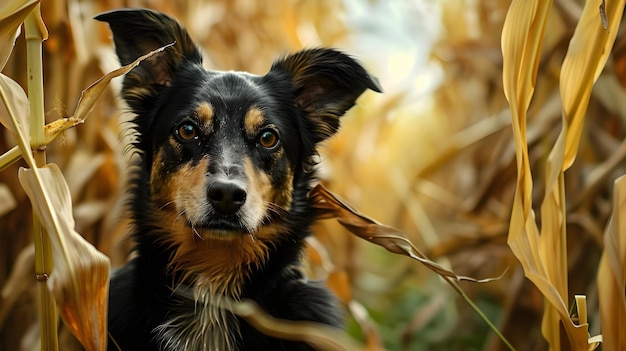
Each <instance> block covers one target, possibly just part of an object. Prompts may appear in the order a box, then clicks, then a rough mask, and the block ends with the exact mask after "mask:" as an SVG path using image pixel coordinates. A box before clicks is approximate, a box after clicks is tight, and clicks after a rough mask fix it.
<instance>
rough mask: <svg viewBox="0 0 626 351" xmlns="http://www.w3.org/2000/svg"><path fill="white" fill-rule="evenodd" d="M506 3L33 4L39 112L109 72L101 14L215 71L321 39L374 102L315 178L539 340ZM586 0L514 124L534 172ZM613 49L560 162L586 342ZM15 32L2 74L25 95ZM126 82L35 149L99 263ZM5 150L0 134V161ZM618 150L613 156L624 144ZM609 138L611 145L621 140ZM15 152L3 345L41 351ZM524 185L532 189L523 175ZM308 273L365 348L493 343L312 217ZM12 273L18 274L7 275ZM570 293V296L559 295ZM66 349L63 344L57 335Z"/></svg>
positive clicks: (456, 306)
mask: <svg viewBox="0 0 626 351" xmlns="http://www.w3.org/2000/svg"><path fill="white" fill-rule="evenodd" d="M509 4H510V2H509V1H505V0H480V1H478V0H442V1H438V0H342V1H339V0H274V1H253V0H190V1H168V0H144V1H140V0H137V1H130V0H129V1H123V0H84V1H79V0H74V1H72V0H55V1H46V0H44V1H43V2H42V12H43V18H44V20H45V22H46V25H47V27H48V30H49V32H50V37H49V39H48V40H47V41H46V42H45V43H44V77H45V97H46V112H47V119H48V121H53V120H55V119H58V118H62V117H64V116H68V115H71V114H72V113H73V112H72V111H74V108H75V106H76V103H77V101H78V98H79V97H80V92H81V90H82V89H84V88H85V87H87V86H88V85H90V84H91V83H92V82H93V81H95V80H96V79H98V78H99V77H100V76H101V75H102V74H104V73H106V72H108V71H110V70H112V69H114V68H116V67H118V63H117V60H116V58H115V56H114V53H113V49H112V43H111V34H110V32H109V30H108V28H107V26H106V25H104V24H102V23H99V22H97V21H95V20H93V19H92V18H93V16H94V15H96V14H98V13H99V12H101V11H106V10H110V9H115V8H120V7H148V8H152V9H157V10H161V11H163V12H166V13H168V14H170V15H173V16H175V17H176V18H178V19H179V20H180V21H181V22H183V23H184V24H185V25H186V27H187V28H188V30H189V32H190V33H191V35H192V37H193V38H194V39H195V40H196V42H198V43H199V44H200V45H201V46H202V48H203V50H204V54H205V66H206V67H207V68H211V69H223V70H245V71H250V72H252V73H255V74H264V73H265V72H266V71H267V70H268V68H269V67H270V65H271V63H272V61H273V60H274V59H275V58H276V57H278V56H279V55H281V54H285V53H289V52H293V51H296V50H298V49H301V48H305V47H315V46H320V45H323V46H331V47H336V48H339V49H341V50H343V51H346V52H348V53H350V54H351V55H353V56H354V57H356V58H357V59H358V60H360V61H361V62H362V63H363V64H364V65H365V66H366V67H367V68H368V70H369V71H370V72H371V73H372V74H373V75H374V76H377V77H378V78H379V79H380V82H381V84H382V86H383V87H384V89H385V92H384V93H383V94H376V93H373V92H366V93H365V94H364V95H363V96H362V97H361V98H360V100H359V101H358V105H357V106H356V107H355V108H353V109H352V110H351V111H350V112H349V113H348V114H347V115H346V116H345V117H344V118H343V121H342V123H343V124H342V129H341V131H340V133H338V134H337V135H336V136H335V137H334V138H332V139H331V140H329V141H328V142H326V144H325V145H324V147H323V148H322V149H321V150H320V154H321V159H322V162H321V166H320V167H321V174H322V177H321V178H322V182H323V184H324V185H325V186H326V187H327V188H328V189H330V190H331V191H333V192H335V193H336V194H338V195H339V196H341V197H342V198H343V199H345V200H346V201H347V202H349V203H350V204H352V205H353V206H354V207H355V208H356V209H358V210H359V211H360V212H361V213H363V214H365V215H367V216H370V217H372V218H375V219H376V220H378V221H380V222H382V223H385V224H388V225H392V226H395V227H397V228H399V229H401V230H402V231H403V232H404V233H406V234H407V236H408V237H409V238H410V239H411V241H412V242H413V243H414V244H415V245H416V246H417V247H418V248H420V249H421V250H422V251H423V252H424V253H426V254H427V255H428V256H429V257H430V258H431V259H432V260H435V261H437V262H438V263H440V264H443V265H445V266H448V267H451V268H452V269H453V270H454V271H455V272H456V273H457V274H459V275H466V276H471V277H474V278H478V279H482V278H487V277H497V276H500V275H501V274H502V273H503V272H506V273H505V274H504V275H503V277H502V278H501V279H500V280H497V281H494V282H490V283H484V284H478V283H467V282H463V283H461V286H462V288H463V289H464V290H465V291H466V292H467V294H468V295H469V296H470V297H471V298H472V300H473V301H474V302H475V303H476V304H477V305H478V306H479V307H480V309H481V310H482V311H483V312H484V313H485V314H486V315H487V316H488V317H489V319H490V320H491V321H492V322H494V323H495V324H496V325H497V326H498V328H499V329H500V330H501V331H502V332H503V333H504V335H505V336H506V337H507V339H508V340H509V341H510V342H511V344H512V345H514V346H515V347H516V348H517V349H518V350H544V349H546V348H547V344H546V343H545V341H543V339H542V337H541V333H540V323H541V313H542V296H541V294H540V293H539V292H538V291H537V290H536V289H535V287H534V286H533V285H532V284H530V283H529V282H528V281H527V280H526V279H525V278H524V275H523V271H522V269H521V267H520V265H519V263H518V262H517V260H516V259H515V257H514V256H513V255H512V253H511V251H510V250H509V248H508V246H507V245H506V235H507V232H508V225H509V224H508V223H509V217H510V210H511V208H510V207H511V203H512V199H513V195H514V189H515V180H516V174H515V153H514V147H513V137H512V132H511V129H510V115H509V113H508V105H507V102H506V100H505V98H504V94H503V92H502V73H501V71H502V55H501V50H500V35H501V30H502V23H503V21H504V17H505V15H506V11H507V9H508V6H509ZM582 4H583V1H582V0H555V1H554V6H553V9H552V12H551V14H550V19H549V22H548V30H547V33H546V38H545V42H544V48H543V56H542V63H541V66H540V68H539V74H538V83H537V89H536V92H535V97H534V100H533V103H532V104H531V109H530V112H529V116H530V119H529V121H528V124H529V131H528V140H529V148H530V155H531V158H532V160H533V164H534V168H533V172H534V174H538V175H540V174H541V173H542V172H543V169H542V166H541V165H543V164H544V162H543V161H545V157H546V156H547V152H548V151H549V149H550V146H551V145H552V144H553V142H554V140H555V138H556V135H557V134H558V132H559V129H560V118H561V107H560V100H559V95H558V76H559V69H560V67H561V63H562V60H563V57H564V54H565V50H566V49H567V44H568V42H569V39H570V38H571V35H572V33H573V30H574V28H575V24H576V22H577V20H578V17H579V16H580V12H581V10H582ZM625 49H626V40H625V37H624V36H623V35H622V33H621V32H620V33H619V34H618V37H617V41H616V44H615V48H614V51H613V54H612V56H611V57H610V58H609V61H608V63H607V67H606V68H605V70H604V73H603V74H602V76H601V77H600V79H599V81H598V83H597V85H596V87H595V88H594V93H593V96H592V98H591V102H590V106H589V111H588V117H587V122H586V125H585V130H584V132H583V137H582V141H581V146H580V151H579V156H578V159H577V161H576V163H575V164H574V166H573V167H572V168H571V169H570V170H569V171H568V172H567V173H566V183H567V184H568V185H567V200H568V211H569V214H568V219H567V220H568V222H567V224H568V229H567V230H568V235H569V237H568V250H569V255H568V257H569V260H568V264H569V268H570V277H569V289H570V293H571V296H573V294H585V295H587V298H588V306H589V314H590V315H589V318H590V331H591V334H592V335H595V334H598V333H599V327H598V324H599V322H598V307H597V292H596V285H595V272H596V271H597V264H598V260H599V257H600V253H601V251H602V245H603V243H602V231H603V228H604V227H605V225H606V221H607V219H608V216H609V214H610V211H611V191H612V190H611V189H612V181H613V180H614V179H615V178H616V177H617V176H618V175H621V174H624V173H625V170H626V164H625V163H624V152H619V153H618V152H616V150H618V148H620V145H621V144H622V140H623V139H624V135H625V130H624V122H625V121H626V108H625V107H624V105H623V104H621V102H623V101H624V98H625V96H624V87H625V86H626V75H625V74H624V73H625V72H624V71H625V70H626V60H625V58H626V55H625V54H626V51H625ZM25 55H26V53H25V46H24V40H23V38H20V39H19V40H18V42H17V45H16V48H15V50H14V52H13V55H12V57H11V59H10V60H9V62H8V64H7V65H6V67H5V69H4V70H3V73H4V74H6V75H8V76H10V77H12V78H13V79H15V80H17V81H18V82H19V83H20V84H21V85H22V86H23V87H26V64H25V62H26V56H25ZM120 83H121V80H120V79H116V80H115V81H114V84H112V86H111V89H110V91H109V92H108V93H107V94H106V95H105V97H104V98H103V99H102V100H101V101H100V102H99V103H98V105H97V106H96V109H95V110H94V112H93V113H92V115H91V116H90V117H89V119H88V120H87V122H86V123H85V124H83V125H80V126H78V127H76V128H74V129H71V130H69V131H67V132H66V133H65V134H64V135H63V136H62V137H61V138H59V139H58V140H57V141H56V142H55V143H53V144H52V145H50V146H49V147H48V161H49V162H54V163H57V164H58V165H59V166H60V167H61V169H62V170H63V172H64V174H65V176H66V179H67V182H68V184H69V186H70V190H71V193H72V197H73V201H74V212H75V213H74V215H75V218H76V226H77V231H78V232H79V233H81V234H83V235H84V236H85V238H87V239H88V240H89V241H90V242H92V243H93V244H94V245H96V246H97V247H98V248H99V249H100V250H101V251H103V252H104V253H105V254H107V255H108V256H109V257H111V260H112V263H113V265H114V266H119V265H121V264H123V263H124V262H125V260H126V258H127V255H128V250H129V247H130V245H129V243H128V241H127V240H126V237H125V234H126V229H127V226H128V219H127V217H126V213H125V211H124V208H123V202H124V195H123V194H124V189H125V186H126V171H127V162H128V158H129V155H130V154H129V153H128V152H125V147H126V145H127V143H126V140H125V133H124V131H125V128H127V125H126V126H125V124H124V122H125V121H127V120H128V119H129V118H131V117H132V116H130V115H129V113H127V112H125V109H124V107H123V105H122V103H121V101H120V100H119V95H118V92H119V85H120ZM14 145H15V143H14V140H12V138H11V136H10V134H9V133H8V132H6V131H4V130H3V131H2V132H1V133H0V153H3V152H5V151H6V150H8V149H10V148H11V147H13V146H14ZM621 149H623V147H621ZM621 149H620V150H621ZM19 166H22V164H21V163H19V164H17V165H15V166H13V167H11V168H9V169H8V170H6V171H4V172H2V173H0V286H1V287H2V300H0V301H1V304H0V350H20V349H22V350H36V349H38V346H37V345H38V344H37V343H38V324H37V310H36V301H37V300H36V294H35V289H34V285H35V283H34V279H32V277H33V270H32V269H31V268H32V256H33V255H32V248H31V246H32V245H30V242H31V235H32V234H31V233H32V229H31V227H32V219H31V212H30V205H29V202H28V200H27V198H26V195H25V194H24V193H23V191H22V189H21V187H20V185H19V182H18V181H17V168H18V167H19ZM535 191H536V196H537V198H540V197H541V196H542V188H541V186H537V187H536V189H535ZM315 232H316V235H315V238H314V239H313V240H311V248H310V250H309V251H308V252H309V260H308V266H309V268H310V269H309V271H310V273H311V275H312V276H313V277H315V278H321V279H327V280H328V284H329V285H330V286H331V288H333V289H334V290H335V292H336V293H337V294H338V296H339V297H340V298H341V300H342V302H344V304H345V306H346V311H347V316H348V323H347V330H346V332H347V333H349V334H350V336H352V337H353V338H355V339H357V340H359V341H360V342H361V343H362V344H363V345H364V347H365V348H366V349H368V350H377V349H387V350H500V349H503V344H502V343H501V342H500V341H499V340H498V339H497V337H495V335H494V334H493V332H491V331H490V330H489V328H488V327H487V325H486V324H485V322H484V321H483V320H482V319H481V318H480V317H479V316H478V315H477V314H476V313H475V312H474V311H473V310H472V309H471V308H470V307H469V306H468V305H467V304H466V303H465V302H464V301H463V300H462V299H460V298H459V296H458V294H457V293H456V292H455V291H454V290H453V289H451V288H450V286H448V285H447V284H445V283H444V282H443V281H442V280H441V279H440V278H439V277H438V276H437V275H435V274H434V273H432V272H431V271H429V270H428V269H425V268H424V267H423V266H421V265H420V264H419V263H418V262H417V261H414V260H410V259H409V258H407V257H404V256H398V255H394V254H392V253H389V252H387V251H385V250H384V249H383V248H380V247H378V246H374V245H373V244H370V243H367V242H365V241H363V240H361V239H359V238H356V237H354V236H352V234H350V233H348V232H347V231H346V230H345V229H343V228H342V227H341V226H339V225H338V224H337V223H336V222H335V221H331V220H327V221H322V222H320V223H319V224H318V225H317V226H316V230H315ZM11 275H13V277H15V278H14V279H12V280H11V281H10V282H9V279H10V277H11ZM570 304H571V303H570ZM61 333H62V335H61V343H62V344H61V349H62V350H71V349H73V348H74V347H75V346H76V343H75V342H73V341H72V337H71V336H70V335H68V333H67V332H65V331H62V332H61Z"/></svg>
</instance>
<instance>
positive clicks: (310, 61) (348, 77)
mask: <svg viewBox="0 0 626 351" xmlns="http://www.w3.org/2000/svg"><path fill="white" fill-rule="evenodd" d="M271 73H277V74H279V75H284V74H286V75H287V76H288V77H289V79H290V80H291V82H292V83H293V84H294V86H295V89H296V100H295V104H296V106H297V107H298V108H300V109H301V110H302V111H303V112H304V113H305V114H306V115H307V118H308V119H309V122H310V125H311V127H312V129H313V130H312V132H313V138H314V142H316V143H317V142H320V141H322V140H324V139H326V138H328V137H330V136H331V135H333V134H335V132H337V129H338V128H339V118H340V117H341V116H343V115H344V113H345V112H346V111H347V110H349V109H350V108H351V107H352V106H354V104H355V102H356V99H357V98H358V97H359V96H360V95H361V94H362V93H363V92H364V91H365V90H366V89H371V90H374V91H376V92H382V88H381V86H380V84H379V83H378V80H377V79H376V78H374V77H372V76H370V75H369V74H368V73H367V71H365V69H364V68H363V67H362V66H361V65H360V64H359V63H358V62H356V61H355V60H354V59H352V58H351V57H349V56H348V55H345V54H343V53H341V52H339V51H336V50H333V49H326V48H318V49H309V50H303V51H300V52H298V53H295V54H293V55H290V56H287V57H285V58H282V59H279V60H277V61H276V62H274V64H273V65H272V68H271V70H270V74H271Z"/></svg>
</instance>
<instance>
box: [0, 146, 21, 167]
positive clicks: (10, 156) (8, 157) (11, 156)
mask: <svg viewBox="0 0 626 351" xmlns="http://www.w3.org/2000/svg"><path fill="white" fill-rule="evenodd" d="M20 158H22V153H21V152H20V148H19V146H14V147H13V148H12V149H11V150H9V151H7V152H5V153H3V154H2V155H0V172H2V171H4V170H5V169H7V168H9V167H10V166H11V165H12V164H14V163H15V162H17V161H18V160H19V159H20Z"/></svg>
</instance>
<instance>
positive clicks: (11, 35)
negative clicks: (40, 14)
mask: <svg viewBox="0 0 626 351" xmlns="http://www.w3.org/2000/svg"><path fill="white" fill-rule="evenodd" d="M38 3H39V0H4V1H2V3H1V4H0V71H2V69H3V68H4V65H5V64H6V63H7V60H8V59H9V56H10V55H11V51H13V45H15V39H17V35H18V34H19V28H20V25H21V24H22V22H24V19H25V18H26V16H27V15H28V14H29V13H30V11H31V10H32V9H33V8H34V7H35V6H36V5H37V4H38Z"/></svg>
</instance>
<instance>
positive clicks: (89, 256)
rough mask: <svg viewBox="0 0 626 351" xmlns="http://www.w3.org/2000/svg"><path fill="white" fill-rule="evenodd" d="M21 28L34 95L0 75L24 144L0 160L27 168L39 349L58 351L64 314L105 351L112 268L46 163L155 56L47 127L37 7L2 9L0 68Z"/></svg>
mask: <svg viewBox="0 0 626 351" xmlns="http://www.w3.org/2000/svg"><path fill="white" fill-rule="evenodd" d="M22 21H24V32H25V35H26V41H27V54H28V62H27V69H28V74H29V77H30V79H29V81H28V82H29V85H28V91H29V94H28V96H26V93H25V92H24V90H22V88H21V87H20V86H19V85H18V84H17V83H16V82H14V81H13V80H12V79H10V78H8V77H7V76H5V75H3V74H0V97H1V98H2V105H1V106H2V108H1V109H0V122H2V125H4V126H5V127H6V128H8V129H9V130H10V131H11V133H12V134H13V136H14V137H15V140H17V142H18V148H17V149H16V148H13V149H11V150H10V151H8V152H7V153H6V154H5V155H3V156H2V157H1V158H0V160H1V162H0V169H5V168H6V167H8V166H9V165H10V164H11V163H13V162H15V161H16V160H17V159H18V158H19V157H23V158H24V160H25V161H26V163H27V164H28V166H29V168H28V169H25V168H22V169H20V172H19V179H20V183H21V184H22V186H23V188H24V190H25V191H26V193H27V194H28V197H29V198H30V201H31V204H32V206H33V211H34V216H33V220H34V221H35V225H34V228H35V232H34V233H33V242H34V245H35V272H34V276H35V278H36V281H37V284H38V288H39V299H40V301H39V306H40V307H39V315H40V320H41V322H40V333H41V345H42V346H41V347H42V349H43V350H57V349H58V340H57V334H58V332H57V308H58V309H59V310H60V314H61V317H62V318H63V321H64V322H65V325H66V326H67V328H68V329H69V330H70V331H71V332H72V333H73V334H74V335H75V336H76V337H77V338H78V340H79V341H80V342H81V343H82V344H83V346H84V347H85V349H87V350H104V349H105V348H106V341H107V327H106V316H107V313H106V311H107V305H108V303H107V301H108V285H109V271H110V261H109V259H108V257H106V256H105V255H104V254H102V253H101V252H99V251H98V250H96V249H95V248H94V246H93V245H91V244H90V243H88V242H87V241H86V240H85V239H84V238H82V236H80V234H78V233H77V232H76V231H75V229H74V226H75V223H74V218H73V212H72V201H71V195H70V191H69V188H68V186H67V184H66V182H65V178H64V177H63V174H62V173H61V171H60V169H59V168H58V167H57V166H56V165H55V164H49V163H46V157H45V150H46V146H47V145H48V143H50V142H51V141H52V140H53V139H54V138H55V137H56V136H58V135H59V134H60V133H61V132H62V131H63V130H66V129H68V128H70V127H73V126H75V125H77V124H80V123H82V122H83V121H84V120H85V118H86V117H87V116H88V114H89V113H90V112H91V110H92V109H93V106H94V104H95V102H96V101H97V100H98V97H99V96H100V95H101V94H102V92H103V91H104V90H105V88H106V87H107V85H108V84H109V82H110V81H111V79H112V78H114V77H117V76H119V75H122V74H125V73H126V72H128V71H130V70H131V69H132V68H133V67H134V66H136V65H137V64H138V63H139V62H140V61H141V60H142V59H144V58H146V57H147V56H149V55H150V54H148V55H146V56H144V57H141V58H139V59H138V60H137V61H135V62H134V63H132V64H130V65H128V66H125V67H122V68H121V69H118V70H116V71H114V72H111V73H109V74H108V75H106V76H104V77H103V78H101V79H100V80H98V81H97V82H96V83H94V84H93V85H92V86H90V87H89V88H88V89H87V90H85V91H84V92H83V95H82V96H81V99H80V102H79V103H78V106H77V108H76V111H75V113H74V115H73V116H72V117H70V118H66V119H62V120H59V121H57V122H56V123H52V124H50V125H47V126H46V125H45V122H44V106H43V73H42V50H41V43H42V42H43V41H44V40H45V39H46V38H47V30H46V27H45V25H44V22H43V19H42V18H41V15H40V9H39V4H38V1H24V0H15V1H10V2H8V3H5V5H4V6H3V7H2V8H0V39H1V40H2V41H1V42H0V48H2V49H1V50H0V63H1V64H2V65H0V69H2V67H3V66H4V64H5V63H6V61H7V59H8V57H9V55H10V54H11V48H12V47H13V44H14V42H15V39H16V38H17V35H18V34H19V33H20V31H19V28H20V26H21V24H22ZM161 50H162V49H161ZM151 54H153V53H151Z"/></svg>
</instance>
